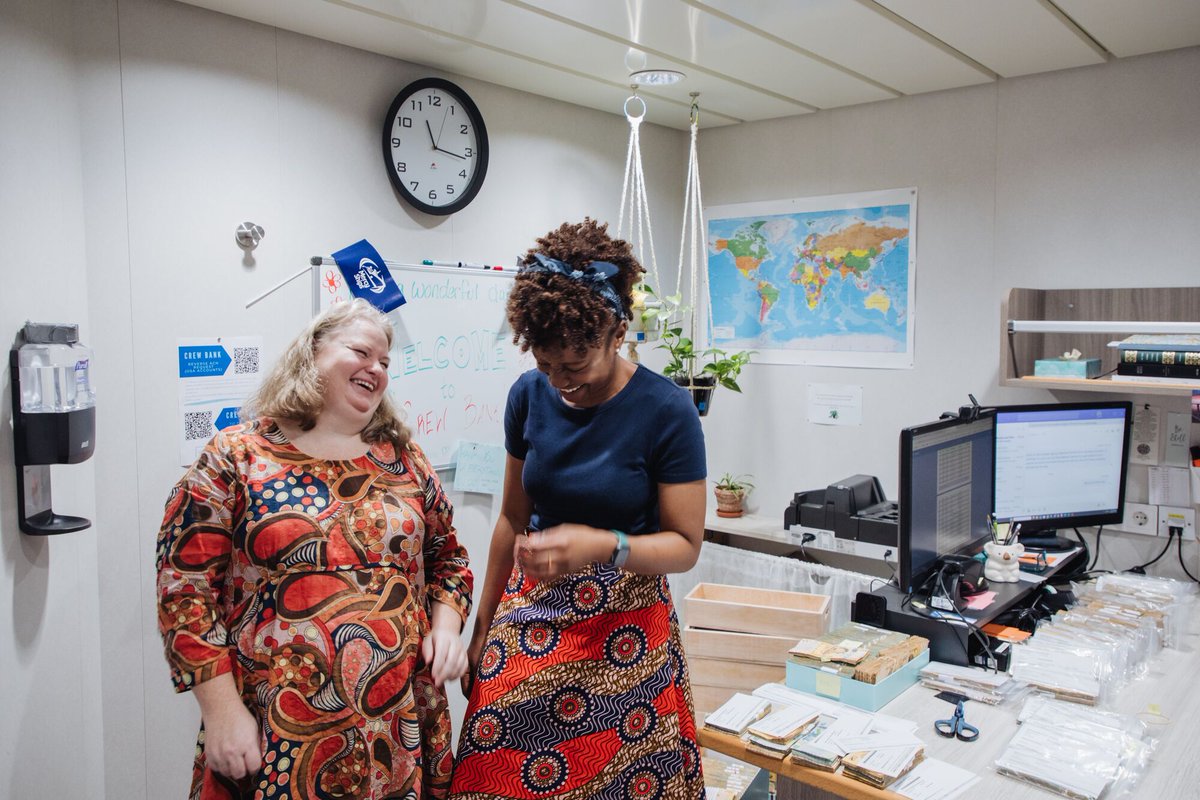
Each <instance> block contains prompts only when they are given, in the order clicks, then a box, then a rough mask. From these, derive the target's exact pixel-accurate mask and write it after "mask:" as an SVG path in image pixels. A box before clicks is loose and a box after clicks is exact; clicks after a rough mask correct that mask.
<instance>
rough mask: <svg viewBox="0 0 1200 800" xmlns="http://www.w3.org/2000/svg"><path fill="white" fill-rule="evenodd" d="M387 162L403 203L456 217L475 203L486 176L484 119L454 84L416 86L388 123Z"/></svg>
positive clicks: (437, 81)
mask: <svg viewBox="0 0 1200 800" xmlns="http://www.w3.org/2000/svg"><path fill="white" fill-rule="evenodd" d="M383 160H384V163H385V164H386V165H387V175H388V178H389V179H390V180H391V182H392V186H393V187H394V188H395V190H396V191H397V192H398V193H399V195H400V197H402V198H403V199H404V200H405V202H407V203H409V204H410V205H412V206H413V207H414V208H416V209H418V210H420V211H424V212H425V213H426V214H438V215H442V216H444V215H446V214H453V213H454V212H455V211H458V210H459V209H462V208H464V207H465V206H466V205H467V203H470V202H471V201H472V200H473V199H475V195H476V194H478V193H479V188H480V187H481V186H482V185H483V179H484V176H485V175H487V167H488V137H487V128H486V127H484V124H483V116H482V115H480V113H479V108H478V107H477V106H476V105H475V103H474V102H473V101H472V100H471V98H470V97H469V96H468V95H467V93H466V92H464V91H463V90H462V89H460V88H459V87H457V86H455V85H454V84H453V83H451V82H450V81H447V80H442V79H441V78H421V79H420V80H416V81H413V82H412V83H410V84H409V85H408V86H405V87H404V88H403V89H401V90H400V93H399V94H398V95H396V99H395V100H393V101H392V105H391V107H390V108H388V112H387V117H385V118H384V121H383Z"/></svg>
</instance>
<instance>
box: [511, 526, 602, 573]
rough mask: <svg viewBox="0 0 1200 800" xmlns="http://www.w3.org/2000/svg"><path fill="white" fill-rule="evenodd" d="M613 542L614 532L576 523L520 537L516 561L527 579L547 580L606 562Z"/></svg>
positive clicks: (515, 555)
mask: <svg viewBox="0 0 1200 800" xmlns="http://www.w3.org/2000/svg"><path fill="white" fill-rule="evenodd" d="M612 541H613V534H612V532H611V531H605V530H600V529H599V528H593V527H591V526H589V525H576V524H573V523H568V524H564V525H555V526H554V527H553V528H546V529H545V530H541V531H531V532H530V533H529V534H527V535H525V536H518V537H517V545H516V553H515V554H514V559H515V560H516V562H517V563H518V564H520V565H521V569H522V570H524V572H525V575H526V576H527V577H528V578H530V579H532V580H535V581H548V580H553V579H554V578H557V577H559V576H561V575H566V574H567V573H568V572H574V571H575V570H577V569H580V568H581V567H583V566H584V565H585V564H590V563H592V562H593V561H604V560H607V557H608V554H609V553H610V552H611V551H612ZM605 546H607V548H608V549H607V550H605V549H604V548H605ZM601 556H603V557H601Z"/></svg>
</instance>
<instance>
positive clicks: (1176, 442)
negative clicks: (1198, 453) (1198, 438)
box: [1163, 411, 1192, 467]
mask: <svg viewBox="0 0 1200 800" xmlns="http://www.w3.org/2000/svg"><path fill="white" fill-rule="evenodd" d="M1191 433H1192V420H1191V416H1190V415H1189V414H1187V413H1178V412H1175V411H1171V412H1169V413H1168V414H1167V435H1166V436H1165V437H1164V439H1165V440H1166V452H1164V453H1163V463H1164V464H1166V465H1167V466H1168V467H1190V466H1191V465H1192V455H1191V453H1190V452H1189V450H1188V440H1189V439H1190V438H1191Z"/></svg>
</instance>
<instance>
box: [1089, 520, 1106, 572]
mask: <svg viewBox="0 0 1200 800" xmlns="http://www.w3.org/2000/svg"><path fill="white" fill-rule="evenodd" d="M1103 535H1104V526H1103V525H1101V526H1100V527H1099V528H1096V555H1094V556H1092V563H1091V564H1088V572H1091V571H1092V570H1094V569H1095V568H1096V564H1098V563H1099V562H1100V537H1101V536H1103Z"/></svg>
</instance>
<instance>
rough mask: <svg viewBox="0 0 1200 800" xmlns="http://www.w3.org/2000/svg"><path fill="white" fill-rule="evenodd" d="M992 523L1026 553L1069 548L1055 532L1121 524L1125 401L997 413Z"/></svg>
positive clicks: (1127, 411)
mask: <svg viewBox="0 0 1200 800" xmlns="http://www.w3.org/2000/svg"><path fill="white" fill-rule="evenodd" d="M994 411H995V414H996V491H995V504H994V506H993V511H994V513H995V516H996V519H997V520H1000V521H1007V522H1019V523H1020V524H1021V540H1022V541H1023V542H1025V544H1026V546H1045V547H1048V548H1054V549H1063V548H1065V547H1070V546H1071V545H1070V542H1069V541H1068V540H1065V539H1061V538H1060V537H1055V536H1054V535H1053V532H1054V531H1055V530H1058V529H1065V528H1077V527H1080V526H1084V525H1109V524H1112V523H1116V522H1120V521H1121V519H1122V517H1123V516H1124V512H1125V465H1126V463H1127V462H1128V460H1129V428H1130V421H1131V418H1132V416H1133V409H1132V405H1131V404H1130V403H1128V402H1124V401H1098V402H1090V403H1048V404H1043V405H1018V406H999V407H997V408H995V409H994Z"/></svg>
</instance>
